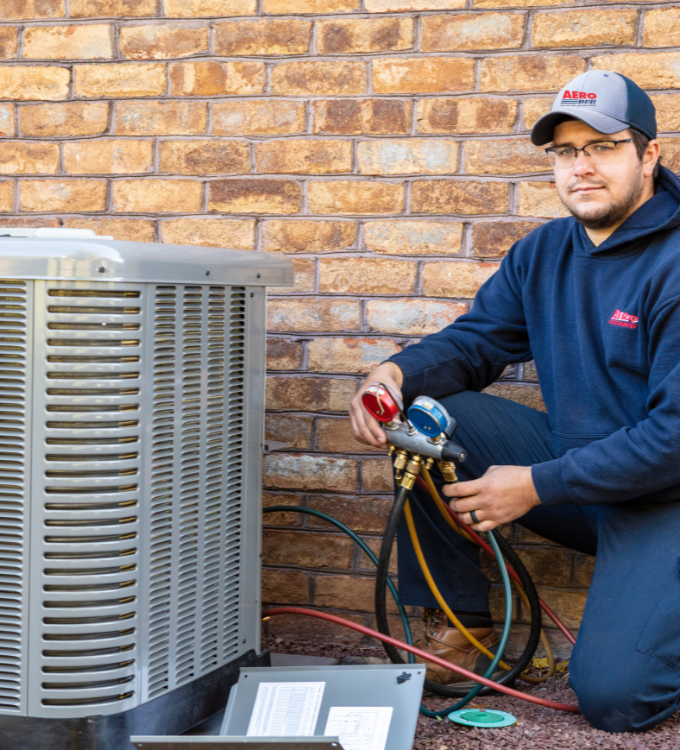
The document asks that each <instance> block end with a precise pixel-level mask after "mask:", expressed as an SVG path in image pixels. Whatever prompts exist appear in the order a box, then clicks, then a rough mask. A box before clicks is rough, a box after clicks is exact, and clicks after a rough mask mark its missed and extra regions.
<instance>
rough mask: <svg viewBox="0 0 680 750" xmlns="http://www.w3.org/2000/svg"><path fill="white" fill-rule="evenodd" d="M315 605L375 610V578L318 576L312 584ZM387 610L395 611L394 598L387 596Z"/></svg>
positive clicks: (364, 610) (367, 610)
mask: <svg viewBox="0 0 680 750" xmlns="http://www.w3.org/2000/svg"><path fill="white" fill-rule="evenodd" d="M314 604H315V606H317V607H323V608H324V609H325V608H328V607H332V608H333V609H349V610H353V611H359V612H373V611H374V610H375V580H374V579H373V578H372V577H371V578H368V577H361V576H339V575H334V576H319V577H318V578H317V579H316V581H315V585H314ZM387 610H388V611H389V612H393V613H394V612H396V611H397V607H396V605H395V603H394V600H393V599H392V598H391V597H390V596H388V597H387Z"/></svg>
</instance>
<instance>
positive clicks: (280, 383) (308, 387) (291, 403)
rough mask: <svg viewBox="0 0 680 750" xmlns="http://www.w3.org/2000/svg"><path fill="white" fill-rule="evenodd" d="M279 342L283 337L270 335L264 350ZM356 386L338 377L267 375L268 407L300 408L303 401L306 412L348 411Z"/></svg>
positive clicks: (351, 381)
mask: <svg viewBox="0 0 680 750" xmlns="http://www.w3.org/2000/svg"><path fill="white" fill-rule="evenodd" d="M282 341H285V339H273V338H270V339H269V341H268V343H267V350H268V351H269V349H270V348H271V346H272V342H282ZM286 343H291V342H286ZM288 369H293V368H288ZM356 387H357V384H356V382H355V381H354V380H344V379H340V378H314V377H311V378H310V377H304V378H301V377H287V378H283V377H270V378H267V401H266V403H267V409H288V410H299V409H300V404H304V407H305V409H306V410H308V411H347V409H348V408H349V403H350V401H351V400H352V399H353V398H354V394H355V392H356Z"/></svg>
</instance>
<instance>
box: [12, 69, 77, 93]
mask: <svg viewBox="0 0 680 750" xmlns="http://www.w3.org/2000/svg"><path fill="white" fill-rule="evenodd" d="M69 79H70V72H69V70H68V69H67V68H57V67H47V66H45V65H32V66H30V67H29V66H23V65H15V66H10V65H0V99H14V100H18V101H27V100H28V99H47V100H49V101H54V100H55V99H65V98H66V97H67V96H68V85H69Z"/></svg>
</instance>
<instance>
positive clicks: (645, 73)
mask: <svg viewBox="0 0 680 750" xmlns="http://www.w3.org/2000/svg"><path fill="white" fill-rule="evenodd" d="M592 61H593V68H595V69H596V70H611V71H613V72H614V73H621V74H623V75H624V76H628V78H632V79H633V80H634V81H635V83H637V85H638V86H641V87H642V88H643V89H677V88H680V52H646V53H645V54H644V55H641V54H640V53H639V52H630V53H626V54H623V55H599V56H598V57H593V58H592Z"/></svg>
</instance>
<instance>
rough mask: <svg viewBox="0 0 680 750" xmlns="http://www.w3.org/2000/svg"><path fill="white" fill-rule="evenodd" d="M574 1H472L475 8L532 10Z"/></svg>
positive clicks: (573, 0)
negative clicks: (538, 6)
mask: <svg viewBox="0 0 680 750" xmlns="http://www.w3.org/2000/svg"><path fill="white" fill-rule="evenodd" d="M575 2H576V0H472V5H473V6H474V7H475V8H507V7H511V8H533V7H535V6H537V5H573V4H574V3H575Z"/></svg>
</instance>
